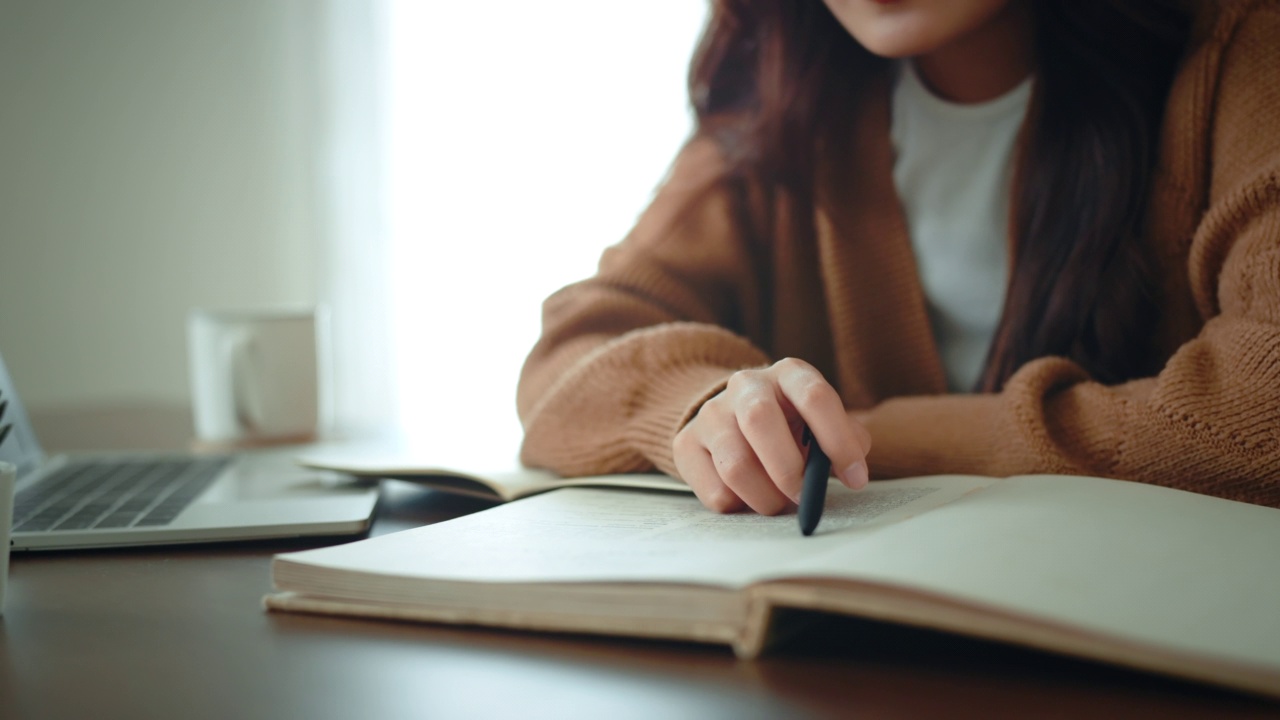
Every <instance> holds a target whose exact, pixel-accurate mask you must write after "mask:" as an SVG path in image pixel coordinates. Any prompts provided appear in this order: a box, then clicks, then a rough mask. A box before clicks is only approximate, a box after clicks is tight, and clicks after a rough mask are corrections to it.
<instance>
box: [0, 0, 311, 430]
mask: <svg viewBox="0 0 1280 720" xmlns="http://www.w3.org/2000/svg"><path fill="white" fill-rule="evenodd" d="M317 14H318V10H317V4H316V3H312V2H309V1H308V0H216V1H213V0H111V1H110V2H101V1H98V0H0V351H2V352H3V353H4V357H5V360H6V362H7V363H8V365H9V368H10V371H11V372H12V373H13V375H14V377H15V381H16V383H17V384H18V386H19V387H20V388H21V389H22V391H23V393H24V396H25V398H26V401H27V404H28V406H29V407H31V408H32V410H33V411H34V412H37V413H38V412H40V411H41V410H42V409H49V408H66V407H71V406H104V405H111V404H121V403H124V404H138V403H158V404H170V405H176V404H185V403H186V401H187V396H188V389H187V374H186V345H185V331H184V318H185V314H186V312H187V310H188V308H190V307H193V306H214V307H245V306H260V305H281V304H301V303H310V302H314V301H315V300H316V296H317V288H318V286H319V285H320V282H319V279H318V273H319V270H318V264H319V251H318V242H317V241H316V239H315V237H316V234H317V228H316V227H315V226H316V225H317V222H316V220H315V217H316V210H317V207H316V206H317V201H316V198H317V197H318V194H317V189H316V187H315V185H316V183H315V181H314V179H313V178H314V177H315V172H314V165H315V163H316V162H317V160H316V158H314V157H313V155H314V152H313V150H312V148H314V147H315V142H314V134H315V132H316V127H315V125H316V122H315V120H314V118H315V116H316V114H317V113H316V111H315V110H316V108H315V106H316V104H317V102H316V97H317V89H316V83H317V82H318V81H317V78H316V77H315V76H316V74H317V73H316V71H315V69H314V65H315V63H313V62H312V59H313V58H314V47H315V37H316V32H317V30H316V28H317V25H318V20H317Z"/></svg>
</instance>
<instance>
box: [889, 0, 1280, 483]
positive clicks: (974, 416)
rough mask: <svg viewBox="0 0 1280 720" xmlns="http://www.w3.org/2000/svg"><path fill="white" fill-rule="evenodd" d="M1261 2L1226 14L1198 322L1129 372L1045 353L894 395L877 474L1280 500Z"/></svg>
mask: <svg viewBox="0 0 1280 720" xmlns="http://www.w3.org/2000/svg"><path fill="white" fill-rule="evenodd" d="M1253 8H1254V10H1255V11H1254V12H1252V13H1251V15H1250V16H1249V17H1248V19H1247V21H1245V22H1241V23H1238V24H1236V25H1235V26H1234V27H1229V28H1219V29H1220V30H1227V31H1230V32H1229V33H1227V32H1223V33H1219V35H1229V38H1228V37H1223V38H1222V42H1224V43H1226V46H1225V49H1224V50H1223V52H1222V55H1221V60H1220V66H1219V74H1218V85H1217V93H1216V96H1215V98H1216V99H1215V100H1214V105H1213V108H1212V114H1211V116H1210V117H1211V128H1212V129H1211V130H1210V131H1209V132H1210V133H1211V135H1210V143H1209V159H1210V164H1211V169H1210V177H1209V186H1208V208H1207V211H1206V212H1205V214H1204V216H1203V218H1202V219H1201V221H1200V222H1199V225H1198V227H1197V229H1196V232H1195V235H1194V237H1193V238H1192V240H1191V250H1190V262H1189V268H1188V271H1189V277H1190V279H1191V285H1192V291H1193V294H1194V296H1195V299H1196V302H1197V305H1198V306H1199V309H1200V312H1201V315H1202V316H1203V317H1204V318H1205V319H1206V322H1205V324H1204V326H1203V328H1202V330H1201V332H1200V333H1199V335H1198V336H1197V337H1195V338H1194V339H1192V340H1191V341H1189V342H1187V343H1186V344H1184V345H1183V346H1182V347H1180V348H1179V349H1178V351H1177V352H1176V353H1175V354H1174V355H1173V356H1172V357H1171V359H1170V360H1169V361H1168V363H1167V364H1166V366H1165V367H1164V368H1163V369H1162V371H1161V372H1160V373H1159V375H1158V376H1157V377H1154V378H1145V379H1141V380H1136V381H1133V382H1130V383H1126V384H1123V385H1118V386H1112V387H1106V386H1103V385H1101V384H1099V383H1097V382H1093V381H1091V380H1090V378H1089V377H1087V376H1086V374H1085V373H1084V372H1083V371H1082V370H1081V369H1080V368H1079V367H1078V366H1076V365H1074V364H1073V363H1071V362H1068V361H1066V360H1062V359H1057V358H1045V359H1041V360H1037V361H1034V362H1032V363H1029V364H1028V365H1026V366H1025V367H1023V368H1022V369H1021V370H1019V371H1018V372H1017V373H1016V374H1015V375H1014V376H1013V377H1012V378H1011V379H1010V382H1009V383H1008V385H1007V388H1006V389H1005V391H1004V392H1003V393H1001V394H999V395H990V396H950V397H928V398H925V397H920V398H900V399H894V400H890V401H887V402H885V403H883V404H882V405H880V406H879V407H877V408H875V409H874V410H873V411H872V412H871V414H870V419H869V421H868V426H869V428H870V430H871V433H872V437H873V438H874V447H873V450H872V453H871V457H870V458H869V459H870V464H871V467H872V472H873V473H874V474H877V475H880V476H896V475H904V474H923V473H930V472H973V473H979V474H986V475H1011V474H1017V473H1029V472H1056V473H1072V474H1087V475H1101V476H1108V477H1118V478H1126V479H1132V480H1139V481H1145V482H1150V483H1156V484H1161V485H1168V486H1172V487H1177V488H1182V489H1187V490H1193V491H1198V492H1203V493H1208V494H1212V495H1218V496H1222V497H1228V498H1233V499H1237V500H1243V501H1247V502H1254V503H1259V504H1266V505H1273V506H1280V120H1277V118H1280V43H1277V42H1276V39H1277V38H1280V9H1278V8H1280V4H1278V3H1275V2H1264V3H1254V4H1253Z"/></svg>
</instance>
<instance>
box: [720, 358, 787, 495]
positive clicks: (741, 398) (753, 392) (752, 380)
mask: <svg viewBox="0 0 1280 720" xmlns="http://www.w3.org/2000/svg"><path fill="white" fill-rule="evenodd" d="M725 394H726V395H727V396H728V398H727V399H728V400H729V401H730V404H731V405H732V406H733V408H734V419H735V421H736V422H737V424H738V429H739V430H740V431H741V432H742V436H743V437H744V438H745V439H746V441H747V443H748V444H749V445H750V447H751V449H752V450H753V451H754V452H755V456H756V458H757V459H758V460H759V464H760V465H761V467H762V469H763V470H764V473H765V475H766V476H767V478H766V479H768V480H770V481H771V483H772V484H773V485H774V486H775V487H777V488H778V490H779V491H781V493H782V494H783V495H784V496H786V497H787V498H790V499H791V501H792V502H796V503H798V502H800V487H801V486H802V485H803V484H804V456H803V455H801V454H800V448H799V447H797V446H796V439H795V436H794V435H793V434H792V432H791V426H790V424H789V423H788V422H787V416H786V414H785V412H784V410H783V407H782V405H781V404H780V403H779V401H778V392H777V389H776V387H775V384H774V382H773V380H772V378H771V377H770V376H769V374H768V373H767V372H766V371H744V372H740V373H738V374H736V375H734V376H733V378H732V379H731V380H730V381H729V386H728V387H727V388H726V389H725Z"/></svg>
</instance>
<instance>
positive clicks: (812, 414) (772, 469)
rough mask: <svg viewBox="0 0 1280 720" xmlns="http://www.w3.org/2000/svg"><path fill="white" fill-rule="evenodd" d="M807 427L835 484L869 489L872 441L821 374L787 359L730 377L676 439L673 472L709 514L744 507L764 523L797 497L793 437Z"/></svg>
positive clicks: (800, 471)
mask: <svg viewBox="0 0 1280 720" xmlns="http://www.w3.org/2000/svg"><path fill="white" fill-rule="evenodd" d="M805 424H807V425H808V427H809V429H810V430H811V431H812V432H813V435H814V437H815V438H817V441H818V444H819V445H821V446H822V449H823V450H824V451H825V452H826V454H827V457H828V458H830V459H831V466H832V468H834V469H835V471H836V476H837V477H838V478H840V481H841V482H843V483H844V484H845V485H847V486H849V487H851V488H854V489H857V488H860V487H862V486H864V485H866V484H867V480H868V474H867V465H866V454H867V451H869V450H870V448H871V437H870V435H869V434H868V433H867V431H866V429H865V428H864V427H862V425H861V423H859V422H857V421H856V420H854V419H853V418H851V417H850V416H849V415H848V414H847V413H846V411H845V409H844V405H843V403H842V401H841V399H840V395H839V394H838V393H837V392H836V390H835V388H833V387H831V384H830V383H828V382H827V381H826V379H825V378H823V377H822V374H821V373H819V372H818V371H817V370H816V369H815V368H814V367H813V366H812V365H809V364H808V363H806V362H804V361H802V360H796V359H793V358H788V359H785V360H781V361H779V362H777V363H774V364H773V365H772V366H770V367H768V368H764V369H760V370H743V371H740V372H738V373H735V374H734V375H733V377H732V378H730V380H729V383H728V386H727V387H726V388H725V390H724V391H723V392H721V393H720V394H719V395H717V396H716V397H714V398H712V399H711V400H709V401H707V402H706V403H705V404H704V405H703V406H702V408H701V409H700V410H699V411H698V414H697V415H696V416H694V418H693V420H691V421H690V422H689V424H688V425H687V426H685V428H684V429H682V430H681V431H680V432H679V433H678V434H677V435H676V439H675V445H674V447H673V450H674V454H675V463H676V471H677V472H678V473H679V474H680V477H682V478H683V479H684V480H685V482H686V483H688V485H689V487H691V488H692V489H693V491H694V494H696V495H697V496H698V499H699V500H701V501H702V504H703V505H706V506H707V507H708V508H711V509H712V510H715V511H717V512H733V511H734V510H738V509H741V508H742V506H743V505H744V504H745V505H746V506H747V507H750V508H751V509H752V510H754V511H756V512H758V513H761V514H763V515H774V514H777V513H780V512H782V511H784V510H786V509H788V508H789V507H790V506H791V504H792V503H794V502H798V500H799V497H800V491H801V487H802V485H803V482H804V480H803V478H804V454H803V450H802V449H801V448H800V447H799V445H798V441H799V440H798V432H797V430H798V428H800V427H801V426H802V425H805Z"/></svg>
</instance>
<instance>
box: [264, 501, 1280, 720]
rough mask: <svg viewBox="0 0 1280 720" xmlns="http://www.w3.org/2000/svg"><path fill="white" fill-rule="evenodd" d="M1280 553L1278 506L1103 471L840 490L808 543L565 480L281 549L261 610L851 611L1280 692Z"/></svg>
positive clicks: (707, 634)
mask: <svg viewBox="0 0 1280 720" xmlns="http://www.w3.org/2000/svg"><path fill="white" fill-rule="evenodd" d="M1277 548H1280V510H1276V509H1270V508H1264V507H1258V506H1254V505H1248V504H1244V503H1238V502H1232V501H1228V500H1221V499H1217V498H1211V497H1207V496H1202V495H1196V494H1192V493H1187V492H1181V491H1177V490H1170V489H1167V488H1161V487H1156V486H1150V485H1142V484H1138V483H1130V482H1122V481H1117V480H1103V479H1097V478H1080V477H1063V476H1025V477H1014V478H1008V479H1004V480H996V479H991V478H979V477H966V476H938V477H926V478H912V479H905V480H895V481H888V482H876V483H872V485H871V486H870V487H869V488H867V489H865V490H862V491H859V492H851V491H849V490H847V489H845V488H844V487H843V486H841V485H839V484H836V483H832V485H831V489H830V495H829V496H828V503H827V510H826V513H825V515H824V517H823V519H822V522H821V524H820V525H819V526H818V530H817V532H816V533H815V534H814V535H813V536H812V537H808V538H805V537H801V536H800V533H799V531H798V530H797V526H796V518H795V516H794V515H786V516H780V517H761V516H758V515H751V514H737V515H715V514H713V513H711V512H709V511H707V510H705V509H703V508H702V507H701V505H699V503H698V501H697V500H696V499H694V498H693V497H690V496H687V495H680V494H674V493H645V492H619V491H616V490H602V489H583V488H573V489H565V490H557V491H554V492H550V493H546V494H542V495H538V496H536V497H531V498H527V499H524V500H520V501H518V502H513V503H509V504H506V505H501V506H498V507H495V508H492V509H489V510H485V511H483V512H479V513H475V514H473V515H468V516H464V517H461V518H458V519H455V520H451V521H448V522H443V523H439V524H436V525H430V526H426V527H422V528H417V529H414V530H409V531H404V532H400V533H394V534H391V535H384V536H381V537H375V538H371V539H367V540H362V541H359V542H355V543H351V544H347V545H340V546H336V547H331V548H324V549H319V550H308V551H303V552H295V553H288V554H283V555H279V556H277V557H276V558H275V560H274V561H273V565H272V578H273V580H274V583H275V588H276V590H277V591H278V592H276V593H275V594H272V595H269V596H268V597H267V598H266V600H265V602H266V605H267V607H269V608H270V609H273V610H287V611H300V612H314V613H327V614H337V615H351V616H362V617H372V618H391V619H397V620H420V621H428V622H442V623H459V624H473V625H492V626H501V627H508V628H524V629H529V630H551V631H568V632H584V633H602V634H615V635H634V636H644V637H657V638H677V639H682V640H694V641H705V642H711V643H725V644H729V645H732V646H733V647H734V648H735V650H736V651H737V653H738V654H739V655H741V656H742V657H745V658H751V657H755V656H756V655H758V654H759V653H760V652H762V651H763V650H764V649H765V648H766V647H767V646H768V645H769V643H770V641H771V639H772V638H776V637H778V636H780V635H781V634H784V633H785V630H786V627H787V625H788V620H790V619H796V618H799V617H805V618H806V619H807V620H812V618H813V614H812V611H817V612H818V613H843V614H849V615H857V616H863V617H867V618H872V619H878V620H886V621H893V622H900V623H906V624H911V625H918V626H924V627H929V628H936V629H941V630H946V631H952V632H956V633H962V634H966V635H971V636H975V637H980V638H987V639H993V640H999V641H1005V642H1010V643H1016V644H1021V645H1026V646H1031V647H1036V648H1042V649H1047V650H1051V651H1055V652H1060V653H1065V654H1070V655H1077V656H1081V657H1086V658H1092V659H1097V660H1102V661H1106V662H1111V663H1117V664H1121V665H1127V666H1132V667H1136V668H1143V669H1146V670H1150V671H1154V672H1160V673H1166V674H1171V675H1176V676H1181V677H1185V678H1191V679H1197V680H1201V681H1207V682H1212V683H1218V684H1222V685H1226V686H1230V687H1235V688H1240V689H1246V690H1251V691H1254V692H1260V693H1264V694H1270V695H1274V696H1280V610H1278V609H1280V572H1278V570H1280V561H1278V560H1277V554H1276V549H1277ZM792 610H804V611H811V612H808V613H793V612H791V611H792Z"/></svg>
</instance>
